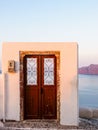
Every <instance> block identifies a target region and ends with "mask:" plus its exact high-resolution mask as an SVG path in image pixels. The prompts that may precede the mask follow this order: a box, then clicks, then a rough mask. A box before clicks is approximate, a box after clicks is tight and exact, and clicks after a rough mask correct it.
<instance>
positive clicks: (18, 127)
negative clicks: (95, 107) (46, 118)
mask: <svg viewBox="0 0 98 130" xmlns="http://www.w3.org/2000/svg"><path fill="white" fill-rule="evenodd" d="M76 129H78V130H98V119H91V120H87V119H82V118H81V119H79V127H75V126H62V125H60V124H58V123H56V122H34V121H23V122H5V123H4V127H0V130H76Z"/></svg>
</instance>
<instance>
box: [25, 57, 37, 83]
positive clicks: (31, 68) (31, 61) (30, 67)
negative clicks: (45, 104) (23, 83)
mask: <svg viewBox="0 0 98 130" xmlns="http://www.w3.org/2000/svg"><path fill="white" fill-rule="evenodd" d="M27 85H37V58H27Z"/></svg>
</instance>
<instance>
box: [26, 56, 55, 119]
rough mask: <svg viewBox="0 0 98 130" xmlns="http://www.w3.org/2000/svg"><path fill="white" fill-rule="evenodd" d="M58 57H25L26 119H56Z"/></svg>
mask: <svg viewBox="0 0 98 130" xmlns="http://www.w3.org/2000/svg"><path fill="white" fill-rule="evenodd" d="M56 91H57V90H56V57H55V56H54V55H26V56H25V57H24V118H25V119H42V118H45V119H56V113H57V110H56V106H57V100H56V99H57V97H56Z"/></svg>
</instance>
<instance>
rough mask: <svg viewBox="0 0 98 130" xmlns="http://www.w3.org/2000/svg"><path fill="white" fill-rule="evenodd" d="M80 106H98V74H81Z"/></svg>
mask: <svg viewBox="0 0 98 130" xmlns="http://www.w3.org/2000/svg"><path fill="white" fill-rule="evenodd" d="M79 107H90V108H98V75H83V74H79Z"/></svg>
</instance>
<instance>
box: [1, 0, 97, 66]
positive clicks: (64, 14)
mask: <svg viewBox="0 0 98 130" xmlns="http://www.w3.org/2000/svg"><path fill="white" fill-rule="evenodd" d="M5 41H6V42H77V43H78V61H79V67H81V66H87V65H89V64H98V0H0V61H1V56H2V43H3V42H5Z"/></svg>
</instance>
